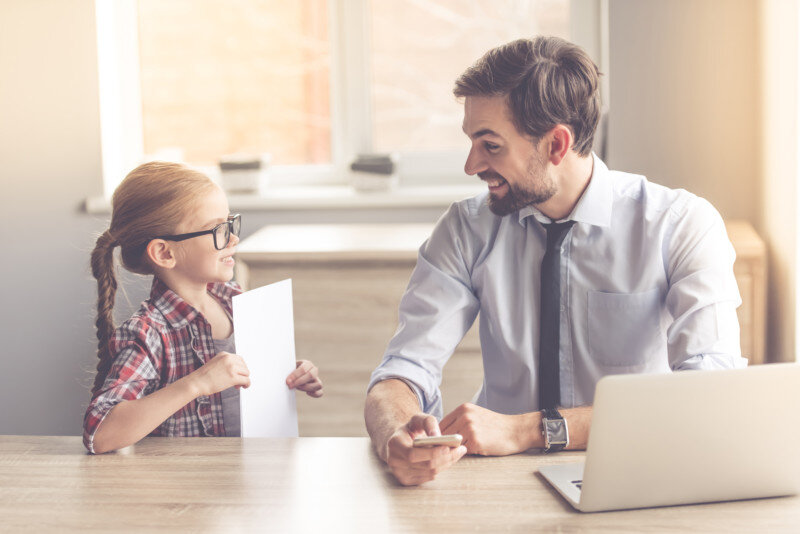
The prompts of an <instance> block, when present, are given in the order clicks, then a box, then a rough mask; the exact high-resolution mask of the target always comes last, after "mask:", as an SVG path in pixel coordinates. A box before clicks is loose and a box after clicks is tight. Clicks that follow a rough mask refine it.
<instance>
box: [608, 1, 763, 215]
mask: <svg viewBox="0 0 800 534" xmlns="http://www.w3.org/2000/svg"><path fill="white" fill-rule="evenodd" d="M757 21H758V3H757V2H755V1H753V0H692V1H677V0H676V1H666V2H665V1H663V0H611V1H610V2H609V36H610V39H609V41H610V42H609V47H610V49H609V56H610V61H611V64H610V92H611V103H610V104H611V113H610V117H609V148H610V151H609V156H608V160H609V164H610V166H611V167H613V168H616V169H619V170H625V171H628V172H635V173H640V174H644V175H646V176H647V177H648V178H649V179H650V180H652V181H654V182H657V183H661V184H663V185H666V186H669V187H682V188H685V189H687V190H689V191H691V192H693V193H696V194H698V195H700V196H703V197H705V198H707V199H708V200H710V201H711V202H712V203H713V204H714V205H715V206H716V207H717V209H718V210H719V211H720V212H721V213H722V215H723V217H726V218H737V219H738V218H741V219H746V220H748V221H750V222H752V223H753V224H754V225H756V227H760V226H761V223H760V209H761V208H760V202H759V199H760V198H761V189H760V180H759V144H758V139H759V116H758V94H759V82H758V74H759V72H758V58H757V53H758V48H759V42H758V36H757V31H756V30H757V29H758V27H757Z"/></svg>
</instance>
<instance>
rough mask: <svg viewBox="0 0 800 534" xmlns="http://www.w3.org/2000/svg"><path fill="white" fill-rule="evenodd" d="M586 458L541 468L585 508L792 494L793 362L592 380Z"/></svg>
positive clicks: (798, 479) (799, 392)
mask: <svg viewBox="0 0 800 534" xmlns="http://www.w3.org/2000/svg"><path fill="white" fill-rule="evenodd" d="M594 400H595V402H594V411H593V414H592V427H591V431H590V433H589V442H588V445H587V448H586V459H585V462H581V463H577V464H561V465H548V466H542V467H540V468H539V472H540V473H541V474H542V475H543V476H544V478H545V479H547V481H548V482H550V484H552V485H553V487H555V489H556V490H558V492H559V493H560V494H561V495H562V496H563V497H564V498H565V499H566V500H567V501H569V503H570V504H571V505H572V506H574V507H575V508H576V509H578V510H580V511H582V512H599V511H605V510H624V509H631V508H648V507H654V506H672V505H679V504H692V503H707V502H716V501H731V500H738V499H753V498H760V497H777V496H783V495H794V494H797V493H798V491H799V490H800V446H799V445H800V411H798V407H800V364H796V363H787V364H769V365H759V366H754V367H748V368H745V369H730V370H719V371H681V372H676V373H669V374H648V375H616V376H606V377H603V378H602V379H601V380H600V381H599V382H598V383H597V389H596V391H595V398H594Z"/></svg>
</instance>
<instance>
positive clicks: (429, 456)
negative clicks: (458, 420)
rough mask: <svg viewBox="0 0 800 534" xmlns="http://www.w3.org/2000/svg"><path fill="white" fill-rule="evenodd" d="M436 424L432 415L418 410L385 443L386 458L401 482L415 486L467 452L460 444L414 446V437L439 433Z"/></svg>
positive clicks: (432, 476)
mask: <svg viewBox="0 0 800 534" xmlns="http://www.w3.org/2000/svg"><path fill="white" fill-rule="evenodd" d="M439 435H441V433H440V432H439V425H438V424H437V423H436V418H435V417H433V416H432V415H424V414H418V415H415V416H413V417H412V418H411V420H410V421H409V422H408V423H406V424H405V425H403V426H401V427H400V428H398V429H397V431H396V432H395V433H394V434H392V436H391V437H390V438H389V441H388V442H387V443H386V452H385V459H386V463H387V465H388V466H389V469H391V471H392V474H394V476H395V478H397V480H398V482H400V483H401V484H403V485H404V486H416V485H418V484H422V483H423V482H428V481H429V480H433V479H434V478H435V477H436V475H437V474H438V473H439V472H440V471H442V470H444V469H447V468H448V467H450V466H451V465H453V464H454V463H456V462H457V461H458V460H460V459H461V457H462V456H464V455H465V454H466V453H467V448H466V447H464V446H463V445H461V446H460V447H455V448H450V447H444V446H440V447H414V446H413V443H414V438H417V437H421V436H439Z"/></svg>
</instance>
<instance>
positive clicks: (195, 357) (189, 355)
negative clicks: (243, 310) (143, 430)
mask: <svg viewBox="0 0 800 534" xmlns="http://www.w3.org/2000/svg"><path fill="white" fill-rule="evenodd" d="M208 292H209V293H210V294H211V295H213V296H214V297H216V298H217V300H218V301H219V302H220V304H222V307H223V308H225V311H227V312H228V314H229V315H231V316H232V315H233V309H232V304H231V299H232V297H233V296H234V295H238V294H239V293H241V289H240V288H239V286H238V285H237V284H236V283H235V282H228V283H227V284H220V283H215V284H209V285H208ZM109 348H110V351H111V354H113V355H114V356H113V357H114V361H113V363H112V365H111V369H110V371H109V373H108V377H106V380H105V382H104V383H103V386H102V387H101V388H100V390H99V391H98V392H97V393H96V394H95V395H94V396H93V397H92V400H91V402H90V403H89V406H88V407H87V409H86V416H85V417H84V420H83V443H84V445H86V448H87V449H89V451H90V452H92V453H93V452H94V435H95V432H97V428H98V426H99V425H100V423H101V422H102V421H103V419H104V418H105V417H106V415H108V412H109V411H111V409H112V408H113V407H114V406H116V405H117V404H119V403H120V402H122V401H126V400H135V399H139V398H141V397H144V396H146V395H149V394H150V393H152V392H154V391H156V390H157V389H159V388H162V387H164V386H166V385H167V384H171V383H172V382H175V381H176V380H178V379H179V378H182V377H184V376H186V375H188V374H189V373H191V372H192V371H194V370H195V369H198V368H199V367H201V366H202V365H203V364H204V363H205V362H207V361H208V360H210V359H211V358H213V357H214V356H215V352H214V341H213V339H212V337H211V325H210V324H209V323H208V321H206V319H205V318H204V317H203V315H202V314H201V313H200V312H198V311H197V310H195V309H194V308H193V307H192V306H190V305H189V304H188V303H187V302H186V301H184V300H183V299H182V298H181V297H179V296H178V295H177V294H176V293H175V292H174V291H172V290H171V289H169V288H168V287H167V286H166V284H164V282H162V281H161V280H159V279H158V278H155V277H154V278H153V287H152V289H151V290H150V298H149V299H148V300H146V301H144V302H143V303H142V306H141V308H139V311H138V312H136V314H134V316H133V317H131V318H130V319H128V320H127V321H125V322H124V323H123V324H121V325H120V326H119V327H118V328H117V329H116V331H115V332H114V335H113V336H112V337H111V340H110V341H109ZM150 435H151V436H224V435H225V431H224V426H223V422H222V400H221V398H220V394H219V393H215V394H213V395H209V396H205V395H203V396H200V397H198V398H196V399H195V400H193V401H191V402H190V403H189V404H187V405H186V406H184V407H183V408H181V409H180V410H178V411H177V412H175V413H174V414H172V415H171V416H170V417H169V418H168V419H167V420H166V421H164V422H163V423H161V425H160V426H159V427H158V428H156V429H155V430H153V431H152V432H151V433H150Z"/></svg>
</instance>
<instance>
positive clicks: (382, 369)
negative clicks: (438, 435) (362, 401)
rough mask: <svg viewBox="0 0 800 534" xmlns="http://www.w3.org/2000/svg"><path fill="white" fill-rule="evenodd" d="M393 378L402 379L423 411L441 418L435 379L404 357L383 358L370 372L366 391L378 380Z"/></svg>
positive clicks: (439, 393)
mask: <svg viewBox="0 0 800 534" xmlns="http://www.w3.org/2000/svg"><path fill="white" fill-rule="evenodd" d="M393 378H394V379H397V380H402V381H403V382H404V383H405V384H407V385H408V386H409V387H410V388H411V391H413V392H414V395H416V397H417V402H418V403H419V405H420V408H421V410H422V411H423V412H425V413H429V414H433V415H435V416H436V417H438V418H441V416H442V414H441V411H442V408H441V406H442V403H441V392H440V391H439V384H438V381H437V379H436V378H435V377H433V376H432V375H431V374H430V373H429V372H428V371H426V370H425V369H423V368H422V367H420V366H419V365H417V364H416V363H414V362H412V361H410V360H407V359H405V358H400V357H396V356H389V357H387V358H385V359H384V360H383V362H381V364H380V365H379V366H378V368H377V369H375V371H373V372H372V376H371V377H370V381H369V386H368V387H367V391H369V390H370V389H372V387H373V386H374V385H375V384H377V383H378V382H382V381H384V380H389V379H393Z"/></svg>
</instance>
